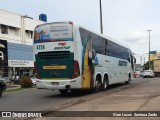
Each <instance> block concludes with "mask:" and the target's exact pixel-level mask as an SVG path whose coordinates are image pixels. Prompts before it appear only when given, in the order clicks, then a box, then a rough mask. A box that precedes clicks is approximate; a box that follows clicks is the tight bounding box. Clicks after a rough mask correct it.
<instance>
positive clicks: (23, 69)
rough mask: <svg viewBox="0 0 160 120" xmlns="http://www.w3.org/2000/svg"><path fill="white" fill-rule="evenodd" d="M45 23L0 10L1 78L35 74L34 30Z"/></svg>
mask: <svg viewBox="0 0 160 120" xmlns="http://www.w3.org/2000/svg"><path fill="white" fill-rule="evenodd" d="M42 23H44V22H43V21H40V20H34V19H33V18H31V17H28V16H21V15H18V14H14V13H11V12H8V11H4V10H0V76H2V77H9V78H11V77H12V76H24V75H32V74H33V66H34V65H33V64H34V63H33V51H32V44H33V30H34V28H35V27H36V26H37V25H38V24H42Z"/></svg>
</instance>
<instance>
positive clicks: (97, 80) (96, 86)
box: [95, 78, 102, 92]
mask: <svg viewBox="0 0 160 120" xmlns="http://www.w3.org/2000/svg"><path fill="white" fill-rule="evenodd" d="M101 88H102V84H101V82H100V80H99V78H97V79H96V83H95V92H98V91H100V89H101Z"/></svg>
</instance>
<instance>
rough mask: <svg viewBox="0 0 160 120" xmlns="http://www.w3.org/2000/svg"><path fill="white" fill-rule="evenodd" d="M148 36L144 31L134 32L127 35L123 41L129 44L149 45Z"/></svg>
mask: <svg viewBox="0 0 160 120" xmlns="http://www.w3.org/2000/svg"><path fill="white" fill-rule="evenodd" d="M146 35H147V34H146V33H145V32H144V31H143V32H141V31H138V30H137V31H133V32H130V33H128V34H126V36H124V37H123V38H122V39H123V41H125V42H127V43H132V44H147V43H148V40H147V36H146Z"/></svg>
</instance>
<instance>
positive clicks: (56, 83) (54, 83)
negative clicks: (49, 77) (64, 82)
mask: <svg viewBox="0 0 160 120" xmlns="http://www.w3.org/2000/svg"><path fill="white" fill-rule="evenodd" d="M51 85H57V86H58V85H59V82H51Z"/></svg>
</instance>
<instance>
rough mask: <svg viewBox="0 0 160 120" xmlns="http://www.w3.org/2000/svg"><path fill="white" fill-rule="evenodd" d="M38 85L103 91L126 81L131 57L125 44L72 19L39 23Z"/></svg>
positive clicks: (36, 38)
mask: <svg viewBox="0 0 160 120" xmlns="http://www.w3.org/2000/svg"><path fill="white" fill-rule="evenodd" d="M34 61H35V63H34V65H35V69H34V70H35V74H36V78H37V83H36V84H37V88H39V89H51V90H54V89H57V90H59V91H60V92H61V93H62V94H64V93H67V92H68V91H69V90H71V91H72V90H73V91H74V90H75V89H96V90H106V89H107V86H108V85H111V84H115V83H119V82H125V83H129V81H130V80H131V78H132V75H133V67H134V62H133V61H134V58H133V56H132V54H131V51H130V49H129V48H128V47H126V46H124V45H122V44H119V43H118V42H115V41H114V40H112V39H110V38H108V37H106V36H104V35H101V34H97V33H95V32H93V31H90V30H88V29H86V28H84V27H82V26H80V25H78V24H75V23H73V22H54V23H46V24H42V25H38V26H37V27H36V28H35V31H34Z"/></svg>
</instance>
